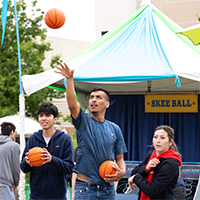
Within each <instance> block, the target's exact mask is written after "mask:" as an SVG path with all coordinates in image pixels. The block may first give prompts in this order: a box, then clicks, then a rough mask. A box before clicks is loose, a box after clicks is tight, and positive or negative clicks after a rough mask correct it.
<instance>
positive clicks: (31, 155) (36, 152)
mask: <svg viewBox="0 0 200 200" xmlns="http://www.w3.org/2000/svg"><path fill="white" fill-rule="evenodd" d="M42 151H43V149H42V148H41V147H34V148H32V149H30V150H29V152H28V155H27V156H28V160H29V161H30V164H31V165H33V166H34V167H40V166H42V164H43V162H44V160H42V158H43V156H41V153H42Z"/></svg>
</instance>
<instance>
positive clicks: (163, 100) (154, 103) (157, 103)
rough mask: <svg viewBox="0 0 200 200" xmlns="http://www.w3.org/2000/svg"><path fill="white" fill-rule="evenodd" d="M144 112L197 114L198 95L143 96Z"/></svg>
mask: <svg viewBox="0 0 200 200" xmlns="http://www.w3.org/2000/svg"><path fill="white" fill-rule="evenodd" d="M145 112H150V113H151V112H152V113H153V112H156V113H160V112H163V113H176V112H178V113H187V112H188V113H189V112H191V113H192V112H198V95H196V94H186V95H184V94H174V95H173V94H172V95H167V94H164V95H145Z"/></svg>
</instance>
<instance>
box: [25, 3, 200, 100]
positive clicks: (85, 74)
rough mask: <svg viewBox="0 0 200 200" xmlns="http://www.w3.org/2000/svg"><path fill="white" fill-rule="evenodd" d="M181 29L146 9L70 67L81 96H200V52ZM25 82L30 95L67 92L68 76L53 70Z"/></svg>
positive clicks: (149, 7) (74, 59) (75, 58)
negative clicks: (100, 92)
mask: <svg viewBox="0 0 200 200" xmlns="http://www.w3.org/2000/svg"><path fill="white" fill-rule="evenodd" d="M180 29H181V28H180V27H179V26H178V25H177V24H176V23H174V22H173V21H172V20H170V19H169V18H168V17H167V16H165V15H164V14H163V13H161V12H160V11H159V10H158V9H157V8H156V7H154V6H153V5H151V4H148V5H144V6H142V7H141V8H140V9H138V10H137V11H136V12H135V13H133V15H131V16H130V17H129V18H128V19H127V20H125V21H124V22H123V23H121V24H120V25H118V26H117V27H116V28H114V29H113V30H111V31H109V32H108V33H107V34H106V35H105V36H103V37H101V38H100V39H99V40H97V41H96V42H94V43H93V44H91V45H90V46H88V47H87V48H85V49H84V50H82V51H81V52H79V53H78V54H76V55H75V56H73V57H72V58H70V59H68V60H67V61H66V62H65V63H66V64H67V65H68V66H69V67H70V68H72V69H75V72H74V80H75V87H76V91H77V92H78V93H79V96H80V93H88V92H89V91H90V90H91V88H93V87H94V86H95V85H98V86H103V87H104V88H106V89H108V91H109V92H110V93H111V94H120V93H123V94H126V93H129V94H130V93H132V94H133V93H138V92H140V93H145V92H147V91H148V90H149V91H151V92H191V91H199V86H200V84H199V81H200V64H199V58H200V48H199V46H194V45H193V43H192V42H191V41H190V40H189V39H188V38H187V37H185V36H183V35H179V34H176V33H175V32H176V31H178V30H180ZM161 80H162V81H161ZM179 80H180V82H179ZM22 81H23V88H24V91H25V93H26V94H27V95H30V94H32V93H34V92H36V91H38V90H40V89H42V88H44V87H47V86H51V87H53V88H56V89H61V90H65V84H64V82H63V76H62V75H60V74H56V73H55V72H54V70H53V69H52V70H49V71H45V72H43V73H40V74H36V75H23V76H22ZM147 81H148V82H147ZM174 81H175V82H176V84H175V83H174ZM180 83H181V84H180ZM180 85H181V87H179V86H180Z"/></svg>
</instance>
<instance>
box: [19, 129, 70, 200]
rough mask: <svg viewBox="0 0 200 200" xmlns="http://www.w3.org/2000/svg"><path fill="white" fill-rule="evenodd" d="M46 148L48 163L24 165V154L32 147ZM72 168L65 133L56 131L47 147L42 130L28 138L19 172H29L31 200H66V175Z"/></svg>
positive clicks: (68, 139)
mask: <svg viewBox="0 0 200 200" xmlns="http://www.w3.org/2000/svg"><path fill="white" fill-rule="evenodd" d="M36 146H37V147H42V148H46V149H47V150H48V152H49V153H50V154H51V155H52V160H51V162H50V163H46V164H44V165H42V166H41V167H31V166H30V165H29V164H27V163H26V160H25V156H26V155H25V154H26V152H28V151H29V149H31V148H33V147H36ZM73 166H74V160H73V145H72V140H71V137H70V136H69V135H67V134H66V133H64V132H62V131H60V130H56V132H55V133H54V135H53V136H52V137H51V139H50V141H49V144H48V146H46V143H45V140H44V138H43V135H42V130H39V131H38V132H35V133H34V134H33V135H31V136H30V138H29V139H28V142H27V144H26V147H25V150H24V153H23V155H22V160H21V164H20V167H21V170H22V171H23V172H24V173H28V172H30V188H31V194H30V196H31V198H33V199H54V200H55V199H59V200H65V199H66V188H67V185H66V184H67V181H66V175H67V174H68V175H70V174H71V173H72V170H73Z"/></svg>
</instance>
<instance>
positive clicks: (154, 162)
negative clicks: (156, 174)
mask: <svg viewBox="0 0 200 200" xmlns="http://www.w3.org/2000/svg"><path fill="white" fill-rule="evenodd" d="M159 163H160V161H159V160H158V159H157V158H153V159H151V160H150V161H149V162H148V164H147V165H146V170H147V171H151V169H152V168H154V167H156V166H157V165H158V164H159Z"/></svg>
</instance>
